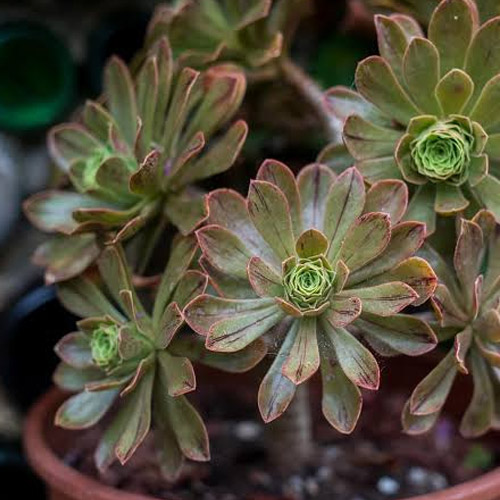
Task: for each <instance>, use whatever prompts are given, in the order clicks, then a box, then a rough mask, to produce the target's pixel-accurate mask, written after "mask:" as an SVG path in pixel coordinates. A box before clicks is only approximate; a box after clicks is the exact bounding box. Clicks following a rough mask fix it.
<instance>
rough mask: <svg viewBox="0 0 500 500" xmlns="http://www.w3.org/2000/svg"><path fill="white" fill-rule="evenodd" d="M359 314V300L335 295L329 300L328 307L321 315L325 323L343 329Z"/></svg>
mask: <svg viewBox="0 0 500 500" xmlns="http://www.w3.org/2000/svg"><path fill="white" fill-rule="evenodd" d="M360 313H361V300H359V299H358V298H357V297H341V296H339V295H335V296H333V297H332V298H331V299H330V307H329V308H328V309H327V310H326V311H325V312H324V313H323V314H324V316H325V318H326V319H327V321H329V322H330V323H331V324H332V325H333V326H335V327H339V328H340V327H345V326H347V325H348V324H349V323H352V322H353V321H354V320H355V319H356V318H357V317H358V316H359V315H360Z"/></svg>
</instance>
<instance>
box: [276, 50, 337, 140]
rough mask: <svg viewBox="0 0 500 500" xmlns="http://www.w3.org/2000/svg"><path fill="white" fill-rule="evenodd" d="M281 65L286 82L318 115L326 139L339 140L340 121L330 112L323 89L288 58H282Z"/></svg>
mask: <svg viewBox="0 0 500 500" xmlns="http://www.w3.org/2000/svg"><path fill="white" fill-rule="evenodd" d="M279 64H280V68H281V72H282V74H283V77H284V78H285V80H286V81H287V82H288V83H289V84H290V85H292V86H293V87H294V88H295V89H296V90H297V91H298V92H299V93H300V94H301V95H302V97H303V98H304V99H305V100H306V101H307V102H308V103H309V105H310V106H311V108H312V109H313V110H314V112H315V113H316V116H317V117H318V119H319V120H320V121H321V126H322V128H323V130H324V133H325V136H326V138H327V139H328V140H329V141H332V142H333V141H336V140H338V138H339V120H338V119H337V118H336V117H335V116H334V115H333V114H332V113H330V112H329V110H328V107H327V103H326V98H325V95H324V92H323V89H321V88H320V87H319V85H318V84H317V83H316V82H315V81H314V80H313V79H312V78H311V77H310V76H309V75H307V73H306V72H305V71H304V70H303V69H302V68H300V67H299V66H297V65H296V64H295V63H294V62H293V61H292V60H291V59H289V58H288V57H282V58H281V59H280V61H279Z"/></svg>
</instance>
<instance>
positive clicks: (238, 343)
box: [206, 299, 285, 352]
mask: <svg viewBox="0 0 500 500" xmlns="http://www.w3.org/2000/svg"><path fill="white" fill-rule="evenodd" d="M260 300H261V301H262V306H261V308H260V309H258V310H256V311H250V312H245V313H242V314H238V315H233V316H231V317H228V318H225V319H222V320H221V321H218V322H217V323H215V324H214V325H213V326H212V327H211V328H210V331H209V333H208V335H207V342H206V346H207V348H208V349H209V350H211V351H218V352H235V351H239V350H240V349H243V348H244V347H246V346H247V345H249V344H251V343H252V342H253V341H255V340H257V339H258V338H259V337H260V336H262V335H264V334H265V333H267V332H268V331H269V330H271V328H272V327H273V326H275V325H277V324H278V323H279V322H280V321H281V320H282V319H283V318H284V317H285V313H284V311H283V310H282V309H281V308H280V307H279V306H278V305H277V304H276V302H275V301H274V300H272V299H260ZM270 300H272V303H270ZM235 302H236V301H235ZM239 302H240V303H241V302H243V301H239ZM252 302H253V301H252Z"/></svg>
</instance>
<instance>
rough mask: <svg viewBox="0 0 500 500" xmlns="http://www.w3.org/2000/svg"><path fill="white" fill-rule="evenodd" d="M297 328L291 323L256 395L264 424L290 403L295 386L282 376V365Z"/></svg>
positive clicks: (279, 414) (288, 352)
mask: <svg viewBox="0 0 500 500" xmlns="http://www.w3.org/2000/svg"><path fill="white" fill-rule="evenodd" d="M297 328H298V324H297V322H296V321H295V322H293V323H292V326H291V327H290V331H289V332H288V333H287V335H286V337H285V340H284V341H283V343H282V344H281V348H280V350H279V352H278V354H277V356H276V358H275V359H274V361H273V363H272V365H271V368H269V370H268V371H267V373H266V375H265V377H264V378H263V380H262V382H261V384H260V387H259V394H258V404H259V411H260V414H261V416H262V420H264V422H266V423H269V422H272V421H273V420H275V419H277V418H278V417H279V416H281V415H282V414H283V413H284V412H285V411H286V409H287V408H288V405H289V404H290V403H291V401H292V399H293V397H294V395H295V391H296V388H297V386H296V385H295V384H294V383H293V382H292V381H291V380H290V379H289V378H287V377H285V375H283V364H284V363H285V361H286V359H287V358H288V356H289V354H290V350H291V349H292V346H293V341H294V339H295V334H294V331H295V330H296V329H297Z"/></svg>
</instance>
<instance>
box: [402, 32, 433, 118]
mask: <svg viewBox="0 0 500 500" xmlns="http://www.w3.org/2000/svg"><path fill="white" fill-rule="evenodd" d="M403 70H404V77H405V82H406V86H407V88H408V91H409V92H410V95H411V97H412V99H413V101H414V102H415V104H416V105H417V106H418V107H419V108H420V109H421V110H422V111H424V112H425V113H429V114H433V115H439V114H440V111H441V110H440V107H439V103H438V101H437V99H436V96H435V94H434V90H435V88H436V86H437V84H438V81H439V53H438V51H437V49H436V47H435V46H434V45H433V44H432V43H431V42H430V41H429V40H427V39H425V38H414V39H413V40H412V41H411V42H410V45H409V46H408V49H407V50H406V53H405V56H404V61H403Z"/></svg>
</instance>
